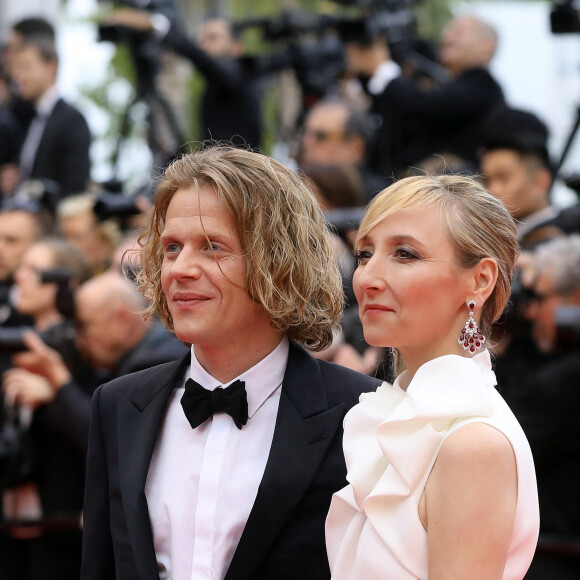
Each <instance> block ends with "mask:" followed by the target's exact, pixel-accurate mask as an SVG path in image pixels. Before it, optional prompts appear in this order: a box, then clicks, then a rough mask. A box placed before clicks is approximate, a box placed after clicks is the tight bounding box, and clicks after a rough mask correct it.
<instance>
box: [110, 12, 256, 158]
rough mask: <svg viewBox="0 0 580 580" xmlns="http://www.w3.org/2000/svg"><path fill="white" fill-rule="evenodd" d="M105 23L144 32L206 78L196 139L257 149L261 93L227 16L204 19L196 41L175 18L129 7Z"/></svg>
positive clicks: (116, 13)
mask: <svg viewBox="0 0 580 580" xmlns="http://www.w3.org/2000/svg"><path fill="white" fill-rule="evenodd" d="M105 24H107V25H113V26H123V27H126V28H129V29H132V30H137V31H144V32H149V33H151V34H155V35H156V36H157V37H158V38H159V39H161V41H162V43H163V45H164V46H165V47H167V48H169V49H170V50H172V51H174V52H175V53H176V54H178V55H180V56H182V57H184V58H186V59H187V60H189V61H190V62H191V63H192V64H193V65H194V66H195V68H196V70H198V71H199V72H200V73H201V74H202V75H203V77H204V78H205V81H206V88H205V91H204V93H203V95H202V98H201V124H202V132H203V135H202V139H207V140H212V141H216V142H230V143H233V144H234V145H235V146H236V147H244V148H246V147H247V148H250V149H256V148H259V147H260V145H261V139H262V117H261V95H260V88H259V86H258V85H257V83H256V80H255V79H254V78H252V76H251V75H248V74H247V72H246V71H245V69H244V65H243V59H242V56H243V46H242V43H241V41H240V38H239V35H238V33H237V31H236V30H235V29H234V26H233V24H232V22H231V21H230V20H228V19H227V18H224V17H221V16H211V17H209V18H207V19H206V20H205V21H204V23H203V26H202V27H201V32H200V34H199V38H198V39H197V40H193V39H191V38H189V37H188V36H187V35H186V34H185V32H184V30H183V27H182V25H181V24H180V23H178V22H177V21H176V19H173V21H171V20H170V19H169V18H167V17H166V16H164V15H163V14H161V13H155V14H153V13H149V12H145V11H140V10H134V9H131V8H122V9H119V10H115V11H114V12H113V13H112V14H111V15H110V16H109V17H108V18H107V19H106V22H105Z"/></svg>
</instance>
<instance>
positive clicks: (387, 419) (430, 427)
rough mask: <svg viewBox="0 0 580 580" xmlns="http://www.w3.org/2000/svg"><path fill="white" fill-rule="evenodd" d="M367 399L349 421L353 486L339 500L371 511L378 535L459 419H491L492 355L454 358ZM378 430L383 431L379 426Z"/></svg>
mask: <svg viewBox="0 0 580 580" xmlns="http://www.w3.org/2000/svg"><path fill="white" fill-rule="evenodd" d="M405 381H408V378H407V375H406V373H403V374H402V375H401V376H400V377H398V378H397V380H396V381H395V383H394V385H392V386H391V385H389V384H387V383H383V384H382V385H381V386H380V387H379V388H378V389H377V391H376V392H374V393H367V394H364V395H362V396H361V399H360V404H359V405H357V406H355V407H354V408H353V409H351V411H349V413H348V414H347V415H346V417H345V420H344V452H345V458H346V464H347V469H348V475H347V479H348V481H349V482H350V486H347V487H346V488H344V489H343V490H341V491H340V492H338V494H336V496H337V500H342V501H344V502H345V503H347V504H349V505H350V507H351V508H353V509H354V510H356V511H359V512H362V511H364V512H365V514H366V517H367V518H368V520H369V521H370V523H371V524H372V525H373V527H374V528H375V530H377V531H378V532H379V533H380V530H381V529H382V527H383V526H382V525H381V524H382V522H381V521H380V520H381V516H382V515H383V514H386V513H392V510H393V509H395V507H396V506H395V504H396V503H397V502H400V501H401V500H402V499H404V498H406V497H408V496H409V495H410V493H411V491H412V490H414V489H416V488H417V486H418V485H419V484H420V482H421V480H423V479H424V477H425V475H426V472H427V471H428V470H430V469H431V467H432V462H433V461H434V458H435V457H436V455H437V450H438V447H439V446H440V445H441V444H442V442H443V440H444V438H445V435H446V434H447V433H448V431H449V429H450V428H451V427H452V424H453V423H454V422H455V421H456V420H461V419H465V418H469V417H473V416H477V417H488V416H490V415H491V414H492V412H493V402H492V400H491V394H490V390H489V388H488V387H493V386H494V385H495V384H496V379H495V374H494V373H493V371H492V369H491V360H490V356H489V352H488V351H487V350H486V351H484V352H482V353H480V354H478V355H476V356H475V357H473V358H465V357H461V356H457V355H448V356H444V357H440V358H437V359H434V360H432V361H429V362H428V363H426V364H424V365H423V366H421V367H420V368H419V370H418V371H417V372H416V373H415V376H414V377H413V380H412V381H411V382H410V383H409V384H408V387H407V389H406V391H405V390H403V388H401V385H404V384H405ZM373 425H374V426H376V428H373Z"/></svg>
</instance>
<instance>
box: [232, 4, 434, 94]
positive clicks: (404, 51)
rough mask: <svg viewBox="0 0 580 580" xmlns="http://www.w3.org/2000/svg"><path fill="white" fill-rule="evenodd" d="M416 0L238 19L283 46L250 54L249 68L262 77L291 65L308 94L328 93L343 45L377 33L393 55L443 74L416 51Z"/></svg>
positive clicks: (341, 68)
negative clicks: (261, 52)
mask: <svg viewBox="0 0 580 580" xmlns="http://www.w3.org/2000/svg"><path fill="white" fill-rule="evenodd" d="M416 2H417V0H354V1H340V0H335V3H336V4H339V5H341V6H342V7H344V8H345V9H346V10H344V11H343V12H344V13H343V14H308V13H303V12H296V11H286V12H283V13H282V14H281V15H280V16H279V17H277V18H250V19H246V20H242V21H239V22H236V23H235V24H234V30H235V31H236V32H237V33H240V32H242V31H243V30H245V29H249V28H255V29H258V30H259V31H260V33H261V36H262V38H263V39H264V40H265V41H267V42H270V43H277V44H278V45H281V46H282V50H279V51H277V52H276V51H274V52H273V53H272V54H266V55H263V54H261V55H260V56H254V57H246V58H245V59H244V65H245V67H246V72H248V73H249V74H251V75H254V76H259V75H265V74H269V73H271V72H274V71H276V70H281V69H284V68H291V69H293V70H294V72H295V74H296V78H297V80H298V82H299V84H300V86H301V88H302V91H303V93H304V94H305V95H307V96H314V97H319V96H322V95H324V94H325V93H326V91H327V90H328V87H329V86H331V85H332V83H334V82H335V81H336V80H337V79H338V78H339V77H340V76H341V75H342V74H343V73H344V72H345V67H346V63H345V56H344V48H345V45H346V44H348V43H350V42H356V43H358V44H362V45H370V44H371V43H372V42H373V41H374V40H375V38H376V37H377V35H382V36H384V37H385V38H386V39H387V41H388V43H389V48H390V50H391V53H392V55H393V59H394V60H396V61H399V62H402V61H404V60H406V59H408V58H409V59H410V60H412V62H413V66H416V67H417V68H419V69H421V68H423V69H424V70H423V72H424V73H425V74H428V75H430V76H432V77H434V78H437V79H441V78H442V73H441V67H439V66H438V65H436V64H435V63H431V61H429V62H427V61H428V59H427V58H425V57H421V55H419V54H416V53H415V51H414V46H415V42H416V40H417V19H416V16H415V14H414V12H413V10H412V7H413V5H414V4H415V3H416Z"/></svg>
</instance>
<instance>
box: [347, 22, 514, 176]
mask: <svg viewBox="0 0 580 580" xmlns="http://www.w3.org/2000/svg"><path fill="white" fill-rule="evenodd" d="M496 46H497V37H496V33H495V30H494V29H493V28H492V27H491V26H490V25H489V24H488V23H486V22H484V21H482V20H480V19H479V18H476V17H475V16H460V17H457V18H454V19H453V20H452V21H451V23H450V24H449V26H448V27H447V29H446V30H445V32H444V33H443V37H442V42H441V48H440V52H439V56H440V60H441V64H442V65H443V66H444V67H445V68H446V69H447V72H448V74H449V79H448V81H447V82H445V83H442V84H441V85H438V86H430V87H428V88H425V87H423V86H421V85H420V84H419V83H418V82H416V81H414V80H411V79H407V78H404V77H403V76H402V75H401V68H400V67H399V65H398V64H397V63H395V62H394V61H393V60H392V58H391V53H390V50H389V47H388V45H387V43H386V42H385V39H384V38H383V37H381V36H377V37H376V38H375V39H374V41H373V42H372V43H371V44H368V45H364V44H360V43H355V42H351V43H348V45H347V49H346V54H347V62H348V67H349V69H350V70H351V72H353V73H355V74H358V75H361V76H362V77H364V78H365V79H366V80H367V81H368V83H367V89H368V91H369V92H370V94H371V95H372V97H373V104H372V113H373V114H374V115H376V116H377V117H378V118H380V119H381V120H382V125H381V126H380V128H379V129H378V133H377V135H376V146H375V151H374V154H373V155H374V156H373V157H372V161H373V162H374V166H375V169H376V170H377V169H378V170H380V173H381V174H383V175H385V174H386V175H389V174H390V173H391V172H392V171H395V174H399V175H400V174H401V171H404V170H405V169H407V168H408V167H409V165H414V164H417V163H418V162H421V161H422V160H424V159H425V158H428V157H430V156H431V155H433V154H442V155H444V154H452V155H453V156H457V157H459V158H461V159H463V160H464V161H467V162H470V163H471V164H472V165H473V167H474V169H475V168H476V167H477V163H478V156H477V153H478V149H479V147H481V145H482V141H483V124H484V121H485V118H486V116H487V115H488V114H489V113H490V112H491V111H493V110H494V109H495V107H496V106H498V105H501V104H503V102H504V98H503V93H502V90H501V87H500V86H499V84H498V83H497V82H496V81H495V79H494V78H493V77H492V76H491V74H490V72H489V70H488V66H489V63H490V62H491V59H492V58H493V55H494V53H495V49H496Z"/></svg>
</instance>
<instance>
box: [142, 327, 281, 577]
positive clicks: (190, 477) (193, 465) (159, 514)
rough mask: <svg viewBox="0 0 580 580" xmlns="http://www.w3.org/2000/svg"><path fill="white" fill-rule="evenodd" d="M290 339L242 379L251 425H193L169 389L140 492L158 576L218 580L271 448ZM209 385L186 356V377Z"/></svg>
mask: <svg viewBox="0 0 580 580" xmlns="http://www.w3.org/2000/svg"><path fill="white" fill-rule="evenodd" d="M288 352H289V343H288V339H287V338H283V339H282V341H281V342H280V344H279V345H278V346H277V347H276V348H275V349H274V350H273V351H272V352H271V353H270V354H269V355H268V356H267V357H266V358H264V359H263V360H262V361H260V362H259V363H258V364H257V365H255V366H254V367H252V368H251V369H250V370H248V371H246V372H245V373H243V374H242V375H240V376H239V377H236V379H233V380H232V381H230V382H229V383H228V384H227V385H223V386H224V387H226V388H227V386H228V385H230V384H231V383H233V382H234V381H235V380H237V379H239V380H241V381H244V382H245V384H246V391H247V394H248V422H247V423H246V425H244V426H243V427H242V429H238V428H237V427H236V426H235V424H234V422H233V420H232V418H231V417H230V416H229V415H227V414H225V413H216V414H215V415H214V416H213V417H212V418H210V419H208V420H207V421H206V422H205V423H203V424H202V425H200V426H199V427H197V428H196V429H192V428H191V426H190V424H189V423H188V421H187V418H186V417H185V414H184V412H183V408H182V407H181V402H180V401H181V397H182V396H183V393H184V390H185V381H184V383H183V385H181V386H180V387H179V388H176V389H175V391H174V393H173V394H172V396H171V398H170V400H169V404H168V407H167V412H166V415H165V420H164V423H163V426H162V428H161V431H160V434H159V437H158V440H157V444H156V447H155V451H154V453H153V457H152V460H151V465H150V467H149V473H148V477H147V484H146V487H145V494H146V497H147V503H148V506H149V515H150V519H151V525H152V529H153V539H154V544H155V553H156V556H157V564H158V568H159V575H160V578H161V580H193V579H195V580H222V579H223V578H224V576H225V574H226V572H227V570H228V567H229V565H230V563H231V561H232V558H233V555H234V552H235V550H236V547H237V545H238V542H239V540H240V538H241V536H242V532H243V530H244V527H245V525H246V522H247V520H248V516H249V515H250V511H251V509H252V506H253V504H254V500H255V499H256V495H257V493H258V486H259V484H260V481H261V479H262V476H263V474H264V469H265V467H266V462H267V460H268V455H269V452H270V447H271V445H272V438H273V436H274V427H275V424H276V416H277V413H278V405H279V402H280V394H281V387H282V379H283V378H284V372H285V370H286V364H287V362H288ZM189 377H191V378H192V379H193V380H194V381H196V382H198V383H199V384H201V385H203V386H204V387H205V388H207V389H210V390H214V389H215V388H217V387H219V386H222V385H221V383H220V382H219V381H218V380H217V379H215V378H214V377H212V376H211V375H210V374H208V373H207V372H206V371H205V370H204V369H203V368H202V366H201V365H200V364H199V362H198V360H197V358H196V357H195V354H194V352H193V347H192V353H191V369H190V372H189V373H186V378H189Z"/></svg>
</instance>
